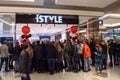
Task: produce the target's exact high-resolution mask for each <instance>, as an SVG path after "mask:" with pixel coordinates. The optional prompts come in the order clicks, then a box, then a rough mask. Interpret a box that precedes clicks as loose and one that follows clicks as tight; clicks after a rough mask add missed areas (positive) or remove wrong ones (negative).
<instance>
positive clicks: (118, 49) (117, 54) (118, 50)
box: [114, 41, 120, 65]
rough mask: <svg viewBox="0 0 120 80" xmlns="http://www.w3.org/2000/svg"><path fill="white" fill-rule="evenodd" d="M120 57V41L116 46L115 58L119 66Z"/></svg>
mask: <svg viewBox="0 0 120 80" xmlns="http://www.w3.org/2000/svg"><path fill="white" fill-rule="evenodd" d="M119 57H120V41H117V42H116V45H115V56H114V59H115V60H114V63H115V65H118V64H119Z"/></svg>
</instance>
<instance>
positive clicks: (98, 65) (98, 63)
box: [95, 61, 102, 71]
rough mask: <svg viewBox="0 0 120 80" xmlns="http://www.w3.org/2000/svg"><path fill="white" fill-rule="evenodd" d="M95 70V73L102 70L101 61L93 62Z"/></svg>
mask: <svg viewBox="0 0 120 80" xmlns="http://www.w3.org/2000/svg"><path fill="white" fill-rule="evenodd" d="M95 69H96V71H101V70H102V61H99V62H95Z"/></svg>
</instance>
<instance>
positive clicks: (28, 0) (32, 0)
mask: <svg viewBox="0 0 120 80" xmlns="http://www.w3.org/2000/svg"><path fill="white" fill-rule="evenodd" d="M1 1H23V2H34V1H35V0H1Z"/></svg>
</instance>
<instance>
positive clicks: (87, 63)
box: [84, 58, 90, 71]
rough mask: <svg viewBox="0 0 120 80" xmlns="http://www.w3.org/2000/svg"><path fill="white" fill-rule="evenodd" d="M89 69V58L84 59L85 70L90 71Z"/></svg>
mask: <svg viewBox="0 0 120 80" xmlns="http://www.w3.org/2000/svg"><path fill="white" fill-rule="evenodd" d="M89 69H90V62H89V58H84V70H85V71H89Z"/></svg>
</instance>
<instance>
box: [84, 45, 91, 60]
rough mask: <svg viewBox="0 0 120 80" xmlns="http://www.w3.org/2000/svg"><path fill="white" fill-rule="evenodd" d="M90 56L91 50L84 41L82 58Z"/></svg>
mask: <svg viewBox="0 0 120 80" xmlns="http://www.w3.org/2000/svg"><path fill="white" fill-rule="evenodd" d="M89 57H91V51H90V48H89V46H88V45H87V44H86V43H85V44H84V58H89Z"/></svg>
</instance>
